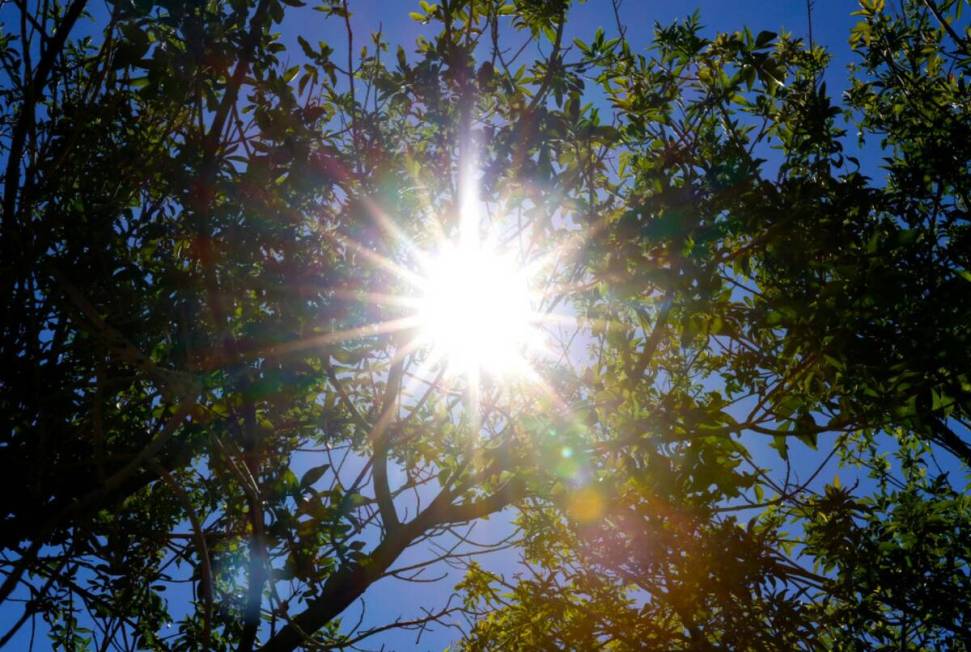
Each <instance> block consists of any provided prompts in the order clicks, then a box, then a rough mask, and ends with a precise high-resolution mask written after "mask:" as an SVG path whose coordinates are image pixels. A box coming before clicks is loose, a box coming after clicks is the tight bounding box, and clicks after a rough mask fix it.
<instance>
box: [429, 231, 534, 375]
mask: <svg viewBox="0 0 971 652" xmlns="http://www.w3.org/2000/svg"><path fill="white" fill-rule="evenodd" d="M424 267H425V270H424V275H423V282H422V283H421V287H420V288H419V291H420V295H419V298H418V306H417V311H416V317H417V322H418V330H419V338H420V340H421V342H422V343H423V344H424V345H425V346H427V347H428V348H430V349H431V350H432V351H433V353H434V355H436V356H437V357H440V358H441V359H442V360H443V361H444V362H445V364H446V366H447V368H448V369H449V370H450V371H451V372H454V373H460V374H464V375H468V376H478V375H479V374H480V373H482V372H484V373H486V374H489V375H492V376H509V375H514V374H520V373H522V372H523V371H524V370H525V369H527V368H528V363H527V361H526V356H527V354H528V352H529V351H530V349H531V348H532V347H533V346H534V343H535V340H536V336H537V331H536V319H535V313H534V310H535V306H534V305H533V303H534V302H533V295H532V292H531V287H530V278H529V274H528V272H527V270H526V269H525V267H524V266H522V265H521V264H519V262H518V261H517V260H516V258H515V257H514V256H513V255H511V254H503V253H502V252H501V251H499V250H498V249H497V248H495V247H492V246H489V245H487V244H484V243H482V244H480V243H478V242H467V243H465V244H459V245H448V246H445V247H443V248H442V249H441V250H440V251H439V252H438V253H437V254H436V255H434V256H431V257H429V259H428V260H427V262H426V264H425V265H424Z"/></svg>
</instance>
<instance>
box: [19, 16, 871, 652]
mask: <svg viewBox="0 0 971 652" xmlns="http://www.w3.org/2000/svg"><path fill="white" fill-rule="evenodd" d="M311 4H312V3H311ZM856 6H857V5H856V3H855V2H851V1H848V0H815V6H814V16H813V26H814V38H815V42H816V44H817V45H821V46H824V47H826V48H827V49H828V50H829V51H830V53H831V54H832V56H833V60H832V65H831V67H830V69H829V70H828V71H827V72H826V73H825V79H826V81H827V84H828V87H829V89H830V92H831V93H832V94H833V95H834V96H838V93H839V92H840V91H841V90H842V89H843V88H845V80H846V78H847V74H846V66H847V65H848V64H849V63H851V61H852V59H853V57H852V53H851V52H850V49H849V46H848V44H847V39H848V35H849V31H850V28H851V27H852V25H853V24H854V22H855V18H854V17H852V16H851V15H850V13H851V12H852V11H854V10H855V9H856ZM416 8H417V1H416V2H410V1H406V0H401V1H399V0H352V1H351V9H352V11H353V12H354V15H353V17H352V26H353V27H354V31H355V35H356V36H355V38H356V42H357V43H365V42H366V35H367V34H368V33H370V32H373V31H377V30H378V29H379V27H380V29H381V30H382V31H383V33H384V37H385V39H386V40H387V41H389V42H390V43H391V44H392V47H394V46H395V45H398V44H401V45H404V46H405V49H406V50H410V49H411V48H410V47H409V46H410V44H413V43H414V40H415V38H416V37H418V36H419V35H420V34H422V33H423V32H424V31H425V30H426V29H427V28H425V27H423V26H422V25H419V24H417V23H415V22H414V21H413V20H411V19H410V18H409V17H408V13H409V12H410V11H413V10H415V9H416ZM696 9H697V10H700V13H701V21H702V24H703V25H705V31H706V33H707V34H714V33H715V32H718V31H735V30H737V29H739V28H741V27H745V26H747V27H749V28H750V29H751V30H752V31H753V32H758V31H760V30H770V31H775V32H782V31H786V32H790V33H792V34H794V35H796V36H806V34H807V25H808V23H807V7H806V1H805V0H761V1H760V0H734V1H733V0H704V1H701V2H698V1H691V0H684V1H682V2H670V1H668V0H624V2H623V3H622V4H621V7H620V17H621V19H622V21H623V23H624V25H625V28H626V31H627V37H628V38H629V39H630V40H631V41H632V43H633V44H634V46H635V47H639V48H643V47H646V46H647V45H648V44H649V43H650V36H651V32H652V29H653V25H654V23H655V22H660V23H668V22H671V21H673V20H675V19H678V18H681V17H684V16H686V15H688V14H690V13H691V12H693V11H695V10H696ZM93 11H94V12H95V16H98V15H102V16H103V15H104V9H103V5H101V6H94V8H93ZM10 15H12V12H10V11H9V10H4V11H2V12H0V20H4V21H5V22H7V21H9V16H10ZM601 26H602V27H603V28H604V29H605V30H606V32H607V33H608V34H614V33H615V32H616V23H615V18H614V13H613V9H612V6H611V2H610V0H588V1H587V2H586V3H583V4H579V5H577V6H576V7H574V9H573V10H572V11H571V16H570V21H569V22H568V31H567V34H566V36H567V38H568V39H572V38H574V37H578V38H581V39H584V40H588V39H589V38H590V37H591V36H592V35H593V33H594V32H595V30H596V29H597V28H598V27H601ZM92 27H93V25H92V26H91V27H86V28H83V29H84V30H85V31H89V30H91V29H92ZM282 29H283V34H284V40H285V41H287V42H288V43H294V42H295V37H296V35H297V34H300V35H302V36H304V37H305V38H307V39H308V40H309V41H310V42H311V43H315V42H316V41H318V40H324V41H328V42H330V43H331V44H332V45H333V46H334V48H335V49H336V50H338V51H341V49H342V48H343V47H344V44H345V35H344V29H343V25H342V24H340V23H339V22H338V21H334V20H331V21H327V22H325V20H324V18H323V16H322V14H319V13H316V12H312V11H309V10H292V13H291V14H290V15H289V16H288V18H287V20H286V21H285V23H284V25H283V28H282ZM854 140H855V139H853V138H852V137H851V138H848V143H847V144H848V145H852V141H854ZM862 154H863V156H862V157H861V160H862V161H863V164H864V169H865V170H867V172H868V173H869V174H871V175H874V176H875V175H876V174H878V166H879V160H880V152H879V150H878V149H875V148H874V147H872V146H871V147H869V148H866V149H865V150H864V151H863V152H862ZM797 446H798V444H796V445H794V449H796V447H797ZM794 454H795V451H794ZM298 475H299V472H298ZM508 527H509V526H508V521H507V519H504V518H501V517H498V518H493V519H492V521H487V522H484V523H481V524H479V525H477V526H476V528H477V529H476V533H484V532H491V534H492V536H496V535H499V534H500V533H502V532H506V531H508ZM412 554H414V553H412ZM407 561H408V560H407V559H404V560H402V563H401V564H400V565H403V564H406V563H407ZM513 562H514V556H513V555H510V554H509V553H505V554H502V555H500V556H498V557H496V558H494V559H493V560H491V562H490V564H489V565H490V566H491V567H495V568H506V569H509V568H511V567H512V565H513ZM441 570H442V571H443V572H446V573H447V577H446V578H445V579H443V580H442V581H441V582H439V583H437V584H411V583H404V582H400V581H395V580H385V581H382V582H380V583H378V584H377V585H375V586H373V587H372V588H371V589H370V590H369V591H368V592H367V594H366V600H367V613H366V614H365V616H364V623H365V624H368V623H372V624H374V625H379V624H383V623H386V622H388V621H390V620H393V619H394V618H395V617H397V616H400V617H402V618H405V619H407V618H412V617H415V616H419V615H420V614H421V612H420V609H419V608H420V607H421V606H428V607H429V608H434V607H436V606H440V605H441V604H442V603H443V602H444V600H445V598H446V596H447V595H448V594H449V593H450V592H451V590H452V587H453V586H454V585H455V583H456V582H457V581H458V580H459V579H460V573H459V572H458V571H455V570H450V569H448V568H442V569H441ZM435 574H436V573H435V572H434V571H432V572H430V575H432V576H434V575H435ZM173 598H174V599H175V600H178V599H179V597H178V596H173ZM12 606H13V607H14V608H13V609H11V608H10V607H11V605H9V604H8V605H2V606H0V632H2V631H6V626H7V625H8V624H9V623H10V622H11V621H12V620H13V619H15V618H16V617H17V616H19V614H20V608H19V607H20V605H12ZM359 614H360V609H359V607H358V606H355V607H353V608H352V609H351V610H349V612H348V613H347V614H346V618H347V620H348V621H350V622H355V621H356V620H357V618H358V616H359ZM29 635H30V628H29V626H28V627H26V628H24V629H23V630H22V631H21V633H20V634H19V635H18V637H17V638H15V639H14V640H13V641H12V642H11V643H10V644H9V646H8V649H11V650H21V649H23V650H26V649H27V641H28V639H29ZM454 637H455V632H454V630H448V629H444V628H441V627H439V628H437V629H436V630H435V631H432V632H428V633H425V634H424V635H423V637H422V639H421V642H420V644H416V640H415V638H416V635H415V633H414V632H400V631H396V632H389V633H387V634H384V635H381V636H376V637H374V638H373V639H369V640H368V641H367V642H366V643H365V644H364V646H365V647H367V648H368V649H379V648H381V646H382V645H383V646H384V649H386V650H441V649H443V648H444V647H446V646H447V645H448V644H449V642H450V641H452V640H453V639H454ZM47 648H48V644H47V642H46V639H45V638H44V627H43V624H42V623H40V622H38V630H37V643H36V645H35V649H37V650H44V649H47Z"/></svg>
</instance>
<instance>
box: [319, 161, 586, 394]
mask: <svg viewBox="0 0 971 652" xmlns="http://www.w3.org/2000/svg"><path fill="white" fill-rule="evenodd" d="M476 176H477V171H476V169H475V168H474V166H465V168H464V169H463V171H462V173H461V175H460V179H459V192H460V197H459V200H460V206H459V210H458V215H457V216H456V217H457V218H458V219H457V220H446V221H448V222H449V223H450V224H452V225H454V226H457V228H452V229H451V230H449V229H448V228H447V227H445V226H443V224H442V223H441V222H439V220H438V219H435V218H434V217H433V218H432V223H431V226H432V227H433V231H432V233H433V234H434V237H433V238H432V243H431V245H430V246H429V245H426V246H420V245H419V244H417V243H416V242H414V241H413V240H412V239H411V238H409V237H407V236H406V235H405V234H404V233H403V232H402V231H401V230H400V229H399V228H398V227H397V226H396V224H395V223H396V220H395V219H394V218H393V217H392V216H390V215H388V214H387V213H386V212H384V211H383V210H381V209H380V208H379V207H378V206H376V205H374V204H369V208H370V213H371V214H372V216H373V217H374V218H375V219H376V220H377V221H378V222H379V223H380V224H381V225H382V228H383V229H384V230H385V232H386V233H387V234H388V236H389V237H390V238H391V240H392V241H393V242H395V243H397V245H400V249H398V252H399V253H401V254H403V257H404V258H405V259H406V260H407V261H409V262H408V263H404V262H403V261H401V260H400V259H399V260H398V261H392V260H391V259H390V258H387V257H385V256H382V255H380V254H377V253H376V252H374V251H371V250H369V249H367V248H365V247H362V246H361V245H358V244H356V243H353V242H349V241H346V240H341V241H342V242H343V244H344V245H345V246H348V247H350V248H352V249H354V250H355V251H356V252H357V253H358V254H360V255H361V256H363V257H364V258H366V259H367V260H369V261H370V262H371V263H373V264H374V265H376V266H377V267H380V268H383V269H385V270H387V271H389V272H391V274H392V275H393V276H394V277H395V278H396V279H397V280H398V281H401V282H403V284H404V286H403V287H402V288H401V289H400V290H398V292H396V293H394V294H392V295H388V294H383V295H374V294H368V295H364V296H361V298H363V299H365V300H368V301H375V302H377V303H383V304H386V305H393V306H397V307H398V308H399V309H402V310H401V312H399V313H398V314H399V317H398V318H396V319H392V320H390V321H386V322H382V323H376V324H373V325H370V326H366V327H361V328H358V329H353V330H350V331H344V332H341V333H333V334H330V335H329V336H325V338H322V340H323V341H326V342H328V343H329V342H337V341H342V340H348V339H356V338H357V337H362V336H370V335H375V334H378V333H396V332H397V333H400V334H402V335H403V334H404V333H408V334H409V335H408V336H407V337H405V338H404V339H398V343H399V350H398V354H397V355H398V359H399V360H400V359H401V358H402V357H403V356H405V355H407V354H409V353H413V352H415V351H422V352H423V355H421V358H422V360H423V363H422V364H421V368H420V369H417V370H413V372H412V373H410V374H409V377H411V378H412V379H414V381H416V382H418V383H422V382H431V381H429V379H428V374H429V373H430V372H431V371H432V370H433V369H438V370H441V371H442V373H443V374H444V376H445V377H446V378H447V379H448V380H450V381H455V380H458V381H465V387H466V391H468V392H469V394H470V398H471V399H472V407H473V410H475V411H477V410H478V405H477V403H478V400H479V397H478V395H479V390H480V387H481V383H482V381H483V380H484V379H485V378H488V379H489V380H490V381H491V384H492V385H494V386H499V385H510V384H513V383H520V382H530V383H534V384H535V385H536V386H537V387H538V389H539V390H540V391H541V392H543V393H548V392H549V389H550V388H549V387H547V386H546V383H545V382H543V380H542V379H541V378H540V376H539V374H538V373H537V372H536V370H535V369H534V366H533V363H534V362H536V360H537V359H538V358H540V357H542V356H546V355H549V354H550V351H549V350H548V348H547V345H546V339H547V336H548V333H547V332H546V331H545V330H544V328H543V326H549V325H551V324H553V323H559V322H560V321H562V318H557V317H555V316H554V315H551V314H549V310H548V306H549V305H550V302H549V301H546V299H548V298H549V297H548V296H546V294H544V291H543V290H544V289H545V291H546V292H547V293H548V292H549V291H550V290H549V288H550V283H549V280H548V279H546V276H547V275H549V273H550V271H551V268H552V267H555V264H556V263H557V262H562V258H563V251H562V250H558V251H546V252H538V253H534V255H532V256H527V255H526V253H525V251H524V250H528V249H530V248H531V247H529V246H525V247H524V246H523V240H522V229H519V228H517V229H512V228H510V227H509V226H508V225H505V226H503V225H501V224H499V225H497V224H495V223H491V222H490V223H489V224H486V220H485V219H484V215H485V214H484V208H483V204H482V203H481V202H480V200H479V192H478V187H477V179H476ZM429 212H430V214H431V215H433V216H434V215H435V213H434V211H431V210H429ZM499 221H501V220H499ZM487 227H488V228H487ZM527 240H528V238H527ZM396 257H397V256H396ZM554 303H555V302H554ZM571 321H572V320H571ZM422 378H424V380H422ZM436 382H437V381H436Z"/></svg>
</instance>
